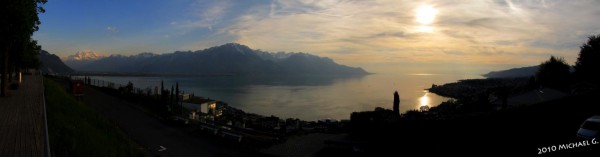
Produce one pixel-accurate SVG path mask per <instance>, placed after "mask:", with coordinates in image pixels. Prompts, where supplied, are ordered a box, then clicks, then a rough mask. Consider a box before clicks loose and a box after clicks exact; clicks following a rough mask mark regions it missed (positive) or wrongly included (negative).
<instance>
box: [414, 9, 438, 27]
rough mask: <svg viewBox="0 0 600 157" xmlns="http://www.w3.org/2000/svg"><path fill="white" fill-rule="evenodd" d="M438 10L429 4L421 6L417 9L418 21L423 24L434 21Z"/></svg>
mask: <svg viewBox="0 0 600 157" xmlns="http://www.w3.org/2000/svg"><path fill="white" fill-rule="evenodd" d="M436 14H437V10H436V9H435V8H433V7H432V6H429V5H423V6H420V7H419V8H418V9H417V22H419V23H420V24H423V25H428V24H431V23H433V20H434V19H435V15H436Z"/></svg>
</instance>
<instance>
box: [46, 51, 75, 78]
mask: <svg viewBox="0 0 600 157" xmlns="http://www.w3.org/2000/svg"><path fill="white" fill-rule="evenodd" d="M39 57H40V61H41V62H42V67H41V70H42V73H45V74H68V73H72V72H74V70H73V69H71V68H70V67H69V66H67V65H65V63H63V62H62V60H61V59H60V58H59V57H58V56H56V55H54V54H50V53H48V51H45V50H41V51H40V55H39Z"/></svg>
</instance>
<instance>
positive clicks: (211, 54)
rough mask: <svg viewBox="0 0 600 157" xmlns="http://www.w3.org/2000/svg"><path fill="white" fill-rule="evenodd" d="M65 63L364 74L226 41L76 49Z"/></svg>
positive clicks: (97, 67)
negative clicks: (154, 49)
mask: <svg viewBox="0 0 600 157" xmlns="http://www.w3.org/2000/svg"><path fill="white" fill-rule="evenodd" d="M65 63H66V64H67V65H69V66H71V67H72V68H73V69H75V70H77V71H84V72H108V73H122V74H167V75H366V74H368V72H366V71H365V70H363V69H362V68H357V67H349V66H345V65H340V64H337V63H335V62H334V61H333V60H332V59H330V58H326V57H319V56H316V55H312V54H308V53H285V52H278V53H271V52H264V51H260V50H253V49H250V48H249V47H248V46H245V45H241V44H237V43H228V44H224V45H221V46H215V47H211V48H208V49H204V50H198V51H193V52H192V51H176V52H174V53H167V54H154V53H148V52H144V53H140V54H137V55H131V56H123V55H111V56H108V57H103V56H101V55H97V54H96V55H94V54H87V53H77V54H75V55H73V57H67V58H66V59H65Z"/></svg>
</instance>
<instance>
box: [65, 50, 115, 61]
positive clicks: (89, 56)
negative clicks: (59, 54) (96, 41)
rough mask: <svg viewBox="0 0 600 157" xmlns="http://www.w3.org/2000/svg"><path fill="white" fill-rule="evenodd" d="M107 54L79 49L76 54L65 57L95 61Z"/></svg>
mask: <svg viewBox="0 0 600 157" xmlns="http://www.w3.org/2000/svg"><path fill="white" fill-rule="evenodd" d="M104 57H106V56H104V55H100V54H98V53H96V52H93V51H78V52H76V53H75V54H74V55H70V56H67V57H66V58H64V60H65V61H94V60H99V59H102V58H104Z"/></svg>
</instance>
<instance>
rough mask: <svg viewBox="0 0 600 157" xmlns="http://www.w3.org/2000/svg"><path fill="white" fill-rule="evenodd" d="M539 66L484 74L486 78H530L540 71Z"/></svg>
mask: <svg viewBox="0 0 600 157" xmlns="http://www.w3.org/2000/svg"><path fill="white" fill-rule="evenodd" d="M539 68H540V67H539V66H537V65H536V66H529V67H521V68H512V69H508V70H501V71H492V72H489V73H487V74H484V75H483V76H484V77H487V78H514V77H530V76H534V75H535V73H536V72H537V71H538V69H539Z"/></svg>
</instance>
